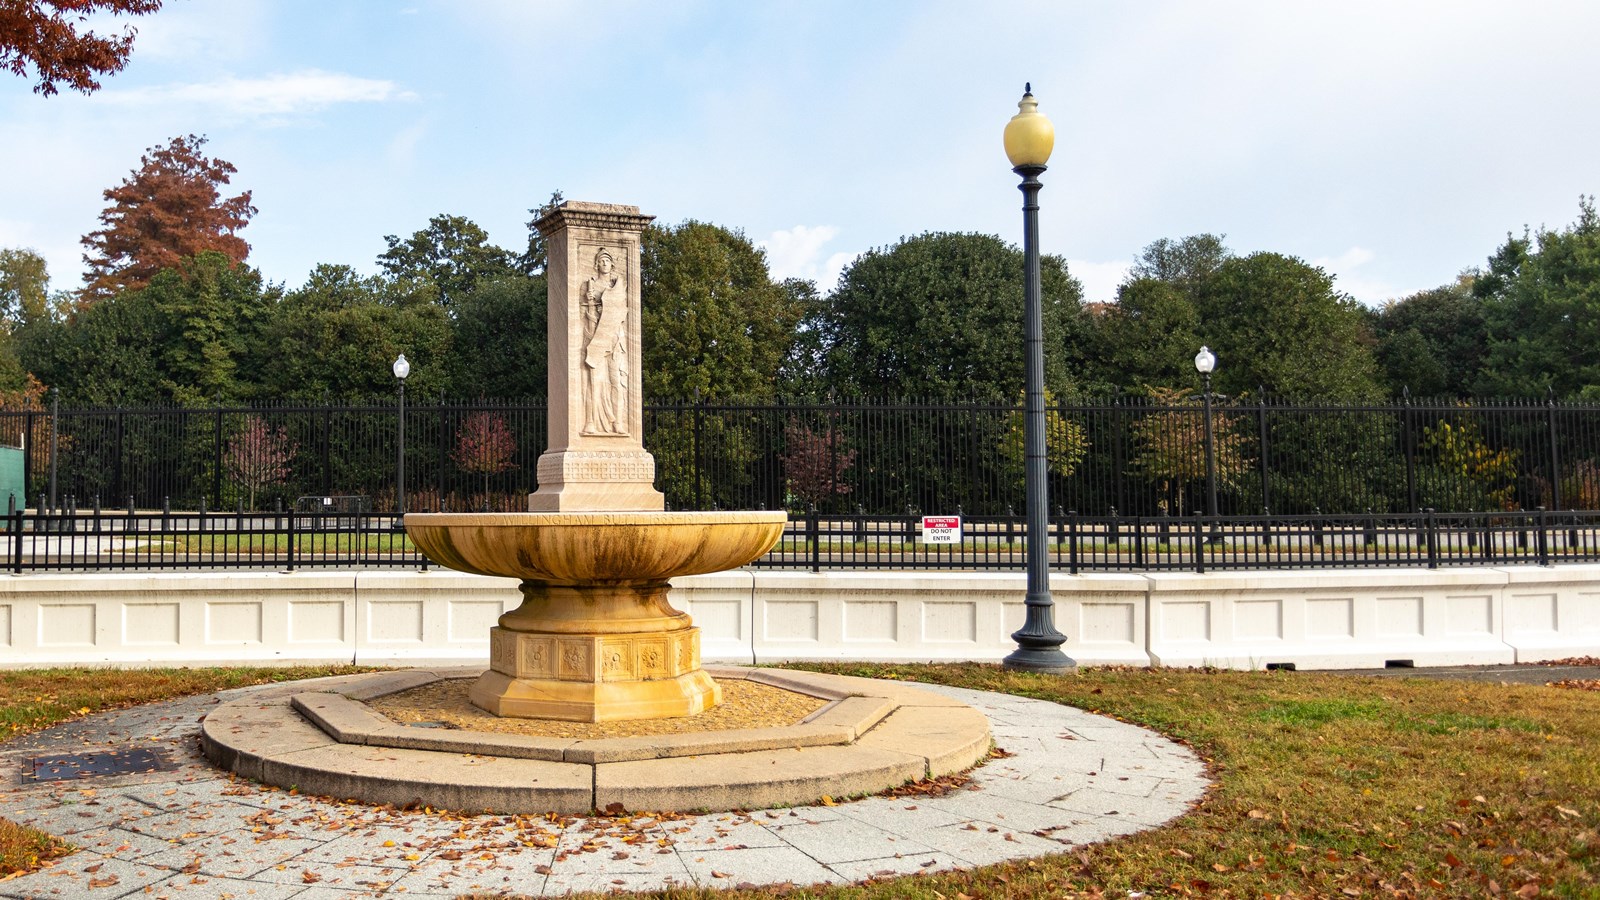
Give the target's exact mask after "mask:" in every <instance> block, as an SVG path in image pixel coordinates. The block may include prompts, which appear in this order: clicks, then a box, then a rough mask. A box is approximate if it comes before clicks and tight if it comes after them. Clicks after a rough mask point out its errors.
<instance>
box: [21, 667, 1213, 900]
mask: <svg viewBox="0 0 1600 900" xmlns="http://www.w3.org/2000/svg"><path fill="white" fill-rule="evenodd" d="M306 684H311V683H310V682H307V683H302V685H301V686H299V687H298V688H287V689H286V688H285V687H284V686H274V687H271V688H255V689H243V690H236V691H224V692H221V693H219V694H213V695H207V696H204V697H195V698H188V699H184V700H178V701H172V702H168V703H160V704H151V705H148V706H143V707H139V708H136V709H130V710H124V711H119V712H111V713H104V714H100V715H95V716H87V717H85V718H83V719H79V720H76V721H73V722H71V723H66V724H63V725H60V726H57V727H56V728H53V729H50V730H48V731H45V732H41V733H39V734H36V735H30V736H28V737H27V738H24V739H22V740H17V741H12V742H9V743H7V744H4V745H0V751H3V752H0V816H4V817H6V818H8V819H11V820H13V821H16V822H20V823H23V824H27V825H32V826H34V827H37V828H40V829H43V830H45V831H49V832H51V833H53V834H58V835H61V836H63V837H64V838H65V839H67V840H69V841H71V842H72V843H73V844H74V845H76V846H77V847H79V848H80V849H79V851H78V852H77V853H75V854H73V855H71V856H69V857H66V858H64V859H62V860H59V861H57V862H56V863H54V864H53V865H51V866H49V867H48V868H45V869H43V870H41V871H39V872H36V873H33V874H31V875H27V876H23V877H20V878H14V879H11V880H8V881H0V898H7V900H13V898H14V900H23V898H29V900H31V898H53V897H61V898H72V900H76V898H107V900H111V898H123V897H129V898H132V897H140V898H152V900H158V898H193V900H212V898H218V900H220V898H225V897H249V898H253V900H278V898H282V900H354V898H361V897H393V898H451V897H456V896H458V895H460V894H464V893H469V892H478V893H481V894H487V895H491V896H492V895H495V894H507V895H513V894H520V895H528V896H534V897H543V896H561V895H564V894H567V893H570V892H574V891H583V890H597V891H636V890H654V889H661V888H666V887H669V886H673V885H678V886H689V885H693V886H701V887H708V888H718V887H736V886H741V885H744V886H749V885H770V884H782V883H793V884H801V885H804V884H821V883H844V882H851V881H860V880H862V879H866V878H886V877H891V876H894V875H901V874H909V873H917V872H935V871H940V870H945V869H953V868H971V867H974V866H982V865H990V864H993V863H999V862H1004V861H1007V860H1013V859H1019V858H1027V857H1035V856H1042V855H1046V854H1051V853H1061V852H1064V851H1066V850H1068V849H1070V848H1071V847H1074V846H1078V845H1082V844H1087V843H1093V842H1097V841H1104V840H1111V839H1114V838H1116V837H1119V836H1121V835H1126V834H1131V833H1133V832H1136V831H1139V830H1143V829H1146V828H1154V827H1159V826H1160V825H1162V824H1163V823H1166V822H1169V821H1171V820H1172V819H1174V818H1176V817H1178V816H1181V815H1183V814H1184V813H1185V812H1186V811H1187V810H1188V809H1190V808H1191V806H1192V805H1193V804H1194V803H1195V802H1197V801H1198V800H1199V799H1200V798H1201V796H1202V795H1203V793H1204V792H1205V790H1206V788H1207V785H1208V784H1209V782H1208V781H1207V779H1206V776H1205V766H1204V765H1203V764H1202V763H1201V761H1200V760H1199V759H1197V758H1196V757H1195V756H1194V754H1193V753H1191V752H1190V751H1189V749H1188V748H1186V747H1184V746H1182V745H1180V744H1177V743H1175V742H1173V741H1170V740H1168V739H1166V738H1163V737H1161V736H1160V735H1157V734H1155V733H1153V732H1150V731H1147V730H1145V729H1142V728H1138V727H1136V726H1133V725H1129V724H1126V723H1123V722H1117V721H1114V720H1111V719H1107V718H1105V717H1102V716H1096V715H1092V714H1090V713H1087V712H1084V711H1082V710H1078V709H1073V708H1071V707H1066V706H1061V705H1058V704H1054V703H1049V702H1046V701H1042V700H1030V699H1026V698H1022V697H1013V696H1008V695H1004V694H993V693H987V692H982V691H971V690H965V689H960V688H949V687H942V686H936V685H918V687H920V688H922V689H924V690H929V691H933V692H935V693H938V694H941V695H944V696H946V697H949V698H951V699H954V700H959V701H961V702H964V703H967V704H970V705H971V706H973V707H974V708H976V709H978V710H979V711H980V712H982V713H983V714H984V715H985V716H986V717H987V718H988V719H989V723H990V727H991V729H992V732H993V734H994V739H995V744H996V746H997V747H998V748H1000V749H1001V750H1004V751H1005V752H1006V753H1007V754H1009V755H1005V756H1000V757H997V758H993V759H990V760H989V761H988V762H987V763H986V764H984V765H983V766H981V767H979V768H978V769H976V770H974V771H973V773H972V777H971V780H970V782H969V783H968V784H967V785H966V786H964V787H962V788H959V789H957V790H955V791H953V792H950V793H948V794H945V795H943V796H907V797H869V798H865V799H861V800H856V801H839V802H837V803H835V804H834V805H831V806H830V805H817V806H804V807H796V808H793V809H771V810H753V811H748V812H732V813H708V814H701V815H689V814H677V813H660V814H651V813H635V814H631V815H621V816H608V817H574V816H555V815H550V816H536V815H522V816H508V815H459V814H454V813H448V812H441V811H437V810H432V809H426V808H424V809H396V808H394V807H380V806H372V805H366V804H360V803H354V802H349V801H341V800H338V799H335V798H326V797H314V796H304V795H301V794H299V793H298V791H295V790H292V789H291V790H283V789H278V788H271V787H265V786H262V785H258V784H255V783H253V782H250V781H247V780H244V779H240V778H237V777H235V776H232V775H230V774H229V773H226V772H222V771H220V770H218V769H216V768H214V767H212V766H211V765H210V764H209V763H208V762H206V761H205V760H204V758H203V757H201V755H200V752H199V741H198V732H199V723H200V721H201V720H202V718H203V717H204V716H205V714H206V712H207V710H208V709H210V708H212V707H214V706H216V705H217V704H219V703H222V702H226V701H228V700H233V699H237V698H239V697H241V696H244V695H245V694H247V693H250V692H253V691H274V692H283V691H285V690H295V689H299V690H303V689H305V685H306ZM130 746H137V747H143V748H149V749H154V750H157V751H159V752H161V753H162V754H163V755H164V756H165V758H166V759H167V760H168V761H169V762H170V763H172V764H173V767H172V769H171V770H170V771H160V772H149V773H142V774H132V775H96V776H90V777H82V778H78V779H76V780H72V781H61V782H45V783H37V784H35V783H26V782H23V781H22V780H21V775H22V773H23V771H24V767H25V766H27V765H28V763H29V761H30V760H31V759H33V758H34V757H36V756H41V755H46V754H65V753H92V752H104V751H109V750H118V751H121V750H126V749H128V748H129V747H130Z"/></svg>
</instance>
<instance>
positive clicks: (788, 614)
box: [762, 600, 817, 643]
mask: <svg viewBox="0 0 1600 900" xmlns="http://www.w3.org/2000/svg"><path fill="white" fill-rule="evenodd" d="M762 612H763V613H765V619H766V628H765V632H766V634H765V638H766V639H767V640H769V641H806V642H808V643H815V642H816V640H817V601H815V600H768V601H767V602H766V603H765V604H763V605H762Z"/></svg>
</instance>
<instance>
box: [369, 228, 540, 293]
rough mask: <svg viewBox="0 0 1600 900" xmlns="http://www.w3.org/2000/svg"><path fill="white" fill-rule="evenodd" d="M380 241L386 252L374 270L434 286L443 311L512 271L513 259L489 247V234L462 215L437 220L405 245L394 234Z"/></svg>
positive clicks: (507, 254) (501, 251) (490, 245)
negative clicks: (486, 283)
mask: <svg viewBox="0 0 1600 900" xmlns="http://www.w3.org/2000/svg"><path fill="white" fill-rule="evenodd" d="M383 240H384V242H385V243H387V244H388V245H389V249H388V250H385V251H384V252H383V253H381V254H379V255H378V265H379V266H381V267H382V268H383V270H384V271H385V272H387V273H388V274H389V276H390V277H392V278H410V279H416V280H419V281H423V282H426V283H428V284H431V285H433V286H434V287H435V288H436V289H437V290H438V302H439V304H440V305H441V306H444V307H449V306H451V305H453V304H456V303H459V302H460V301H461V299H462V298H463V297H465V296H466V295H468V294H470V293H472V291H473V290H474V289H475V288H476V287H477V285H478V283H479V282H481V281H484V280H487V279H491V278H501V277H504V276H506V275H510V274H512V272H513V271H514V269H513V268H512V264H511V262H512V260H511V254H509V253H507V252H506V251H505V250H503V249H501V248H499V247H496V246H495V245H493V244H491V243H489V233H488V232H486V231H484V230H483V229H482V228H479V227H478V226H477V224H475V223H474V222H473V221H472V220H471V219H467V218H465V217H462V216H450V215H437V216H434V217H433V218H431V219H429V220H428V227H427V228H424V229H422V230H421V231H418V232H414V233H413V234H412V235H411V237H409V238H406V239H405V240H401V239H400V238H398V237H396V236H395V235H392V234H390V235H385V236H384V238H383Z"/></svg>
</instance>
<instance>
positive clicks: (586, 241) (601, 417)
mask: <svg viewBox="0 0 1600 900" xmlns="http://www.w3.org/2000/svg"><path fill="white" fill-rule="evenodd" d="M653 218H654V217H653V216H646V215H641V214H640V213H639V208H638V207H636V206H619V205H615V204H609V203H580V202H577V201H568V202H566V203H563V204H562V205H561V206H559V207H556V208H555V209H554V210H551V211H550V212H549V213H547V214H545V215H544V216H542V217H541V218H540V219H539V220H538V221H537V222H535V223H534V225H535V227H537V228H538V229H539V233H540V234H541V235H543V236H544V239H545V247H546V248H547V251H548V257H549V263H548V266H547V268H546V269H545V281H546V284H547V285H548V291H549V294H548V302H549V327H550V362H549V365H550V370H549V385H550V400H549V402H550V412H549V415H550V446H549V449H547V450H546V451H545V452H544V454H543V455H542V456H540V457H539V466H538V477H539V489H538V490H537V491H535V492H534V493H532V494H529V495H528V511H529V512H571V511H579V510H581V511H605V510H638V511H649V510H660V509H664V508H665V501H664V499H663V497H662V496H661V492H660V491H657V490H656V489H655V484H654V482H655V475H656V463H655V458H654V457H652V456H651V455H650V453H649V452H648V451H646V450H645V449H644V441H643V429H644V412H643V410H644V399H643V398H644V394H643V384H642V381H643V379H642V372H641V368H640V359H641V348H640V343H639V235H640V233H641V232H642V231H643V230H644V226H645V225H647V224H649V223H650V221H651V219H653Z"/></svg>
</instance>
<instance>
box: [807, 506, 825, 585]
mask: <svg viewBox="0 0 1600 900" xmlns="http://www.w3.org/2000/svg"><path fill="white" fill-rule="evenodd" d="M821 537H822V536H821V535H820V534H819V533H818V528H817V508H816V506H807V507H806V545H807V546H808V547H809V548H810V550H811V571H813V572H820V571H822V540H821Z"/></svg>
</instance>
